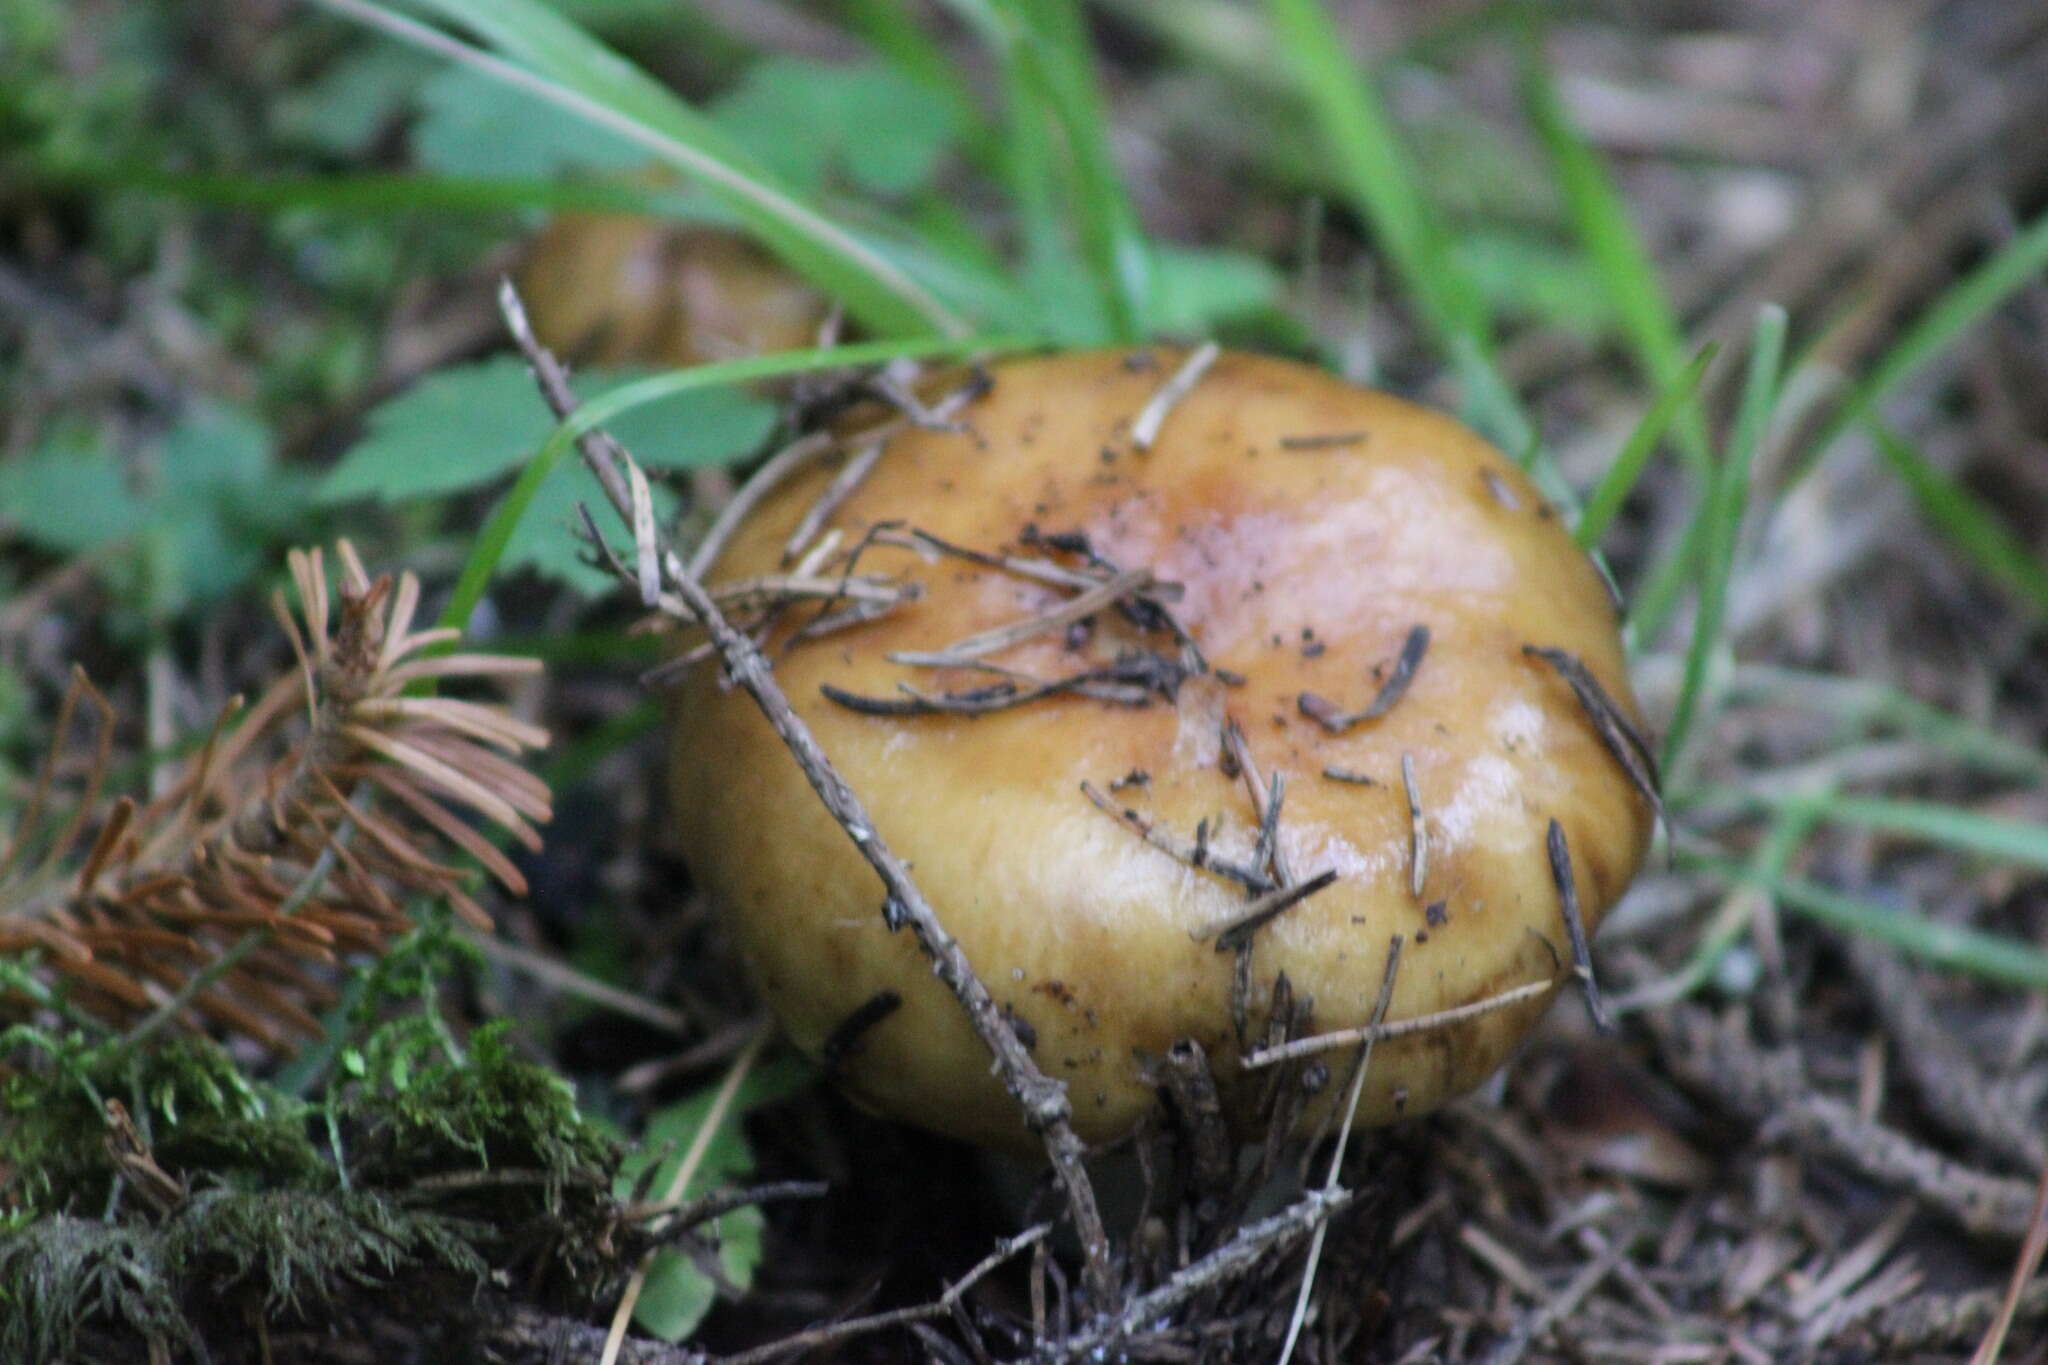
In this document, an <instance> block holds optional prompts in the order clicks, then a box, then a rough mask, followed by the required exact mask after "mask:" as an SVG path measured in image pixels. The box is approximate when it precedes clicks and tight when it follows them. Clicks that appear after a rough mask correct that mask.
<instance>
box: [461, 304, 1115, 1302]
mask: <svg viewBox="0 0 2048 1365" xmlns="http://www.w3.org/2000/svg"><path fill="white" fill-rule="evenodd" d="M499 297H500V303H501V305H502V307H503V308H504V311H505V313H506V321H507V323H508V325H509V326H510V327H511V329H512V333H513V335H514V337H515V338H516V339H517V340H518V341H519V344H520V349H521V350H522V351H523V352H524V353H525V355H526V358H527V361H528V363H529V364H530V365H531V366H532V368H533V372H534V378H535V381H536V383H537V384H538V386H539V388H540V391H541V396H542V397H543V398H544V399H545V400H546V401H547V403H548V406H549V407H550V408H552V409H553V410H554V411H555V412H556V414H557V415H559V416H562V417H567V416H568V415H569V414H570V413H571V412H573V411H575V408H576V396H575V394H574V392H573V391H572V390H571V389H570V388H569V384H568V378H567V376H566V375H565V374H564V373H563V372H562V368H561V363H560V362H559V361H557V360H556V359H555V357H554V356H553V355H552V354H551V353H550V352H549V351H548V350H547V349H546V348H545V347H542V346H541V345H540V344H539V343H538V342H537V341H535V340H534V338H533V333H532V329H531V327H530V326H529V325H528V324H527V322H526V319H525V314H524V310H523V308H522V307H521V305H520V304H519V300H518V297H517V295H516V293H515V292H514V291H513V290H512V289H511V287H510V285H509V284H508V285H507V286H506V287H505V288H504V289H503V290H501V292H500V296H499ZM578 449H579V451H580V452H581V453H582V455H583V457H584V460H585V462H586V463H587V464H589V465H590V466H591V468H592V470H593V472H596V471H598V470H600V469H602V468H603V467H604V466H605V464H606V463H607V461H608V460H609V459H610V458H612V452H617V457H618V458H629V457H626V456H625V453H624V451H623V450H622V449H620V448H619V447H618V445H617V443H616V442H615V441H614V442H609V444H608V445H606V444H601V443H599V442H595V441H592V440H590V439H588V438H585V439H583V440H581V441H579V442H578ZM600 480H601V481H602V475H601V474H600ZM605 488H606V492H607V494H613V486H612V484H611V483H606V484H605ZM613 506H614V508H615V510H617V511H618V512H619V513H620V515H621V516H626V515H629V514H630V512H631V503H630V500H628V502H626V503H625V504H623V505H622V504H620V503H619V502H618V501H617V500H616V497H614V502H613ZM661 564H662V570H663V575H664V577H665V579H666V580H667V583H668V586H669V587H670V588H671V589H672V590H674V591H675V592H676V593H677V594H678V595H679V596H680V597H681V598H682V599H683V602H684V605H685V606H687V607H688V608H689V610H690V612H691V614H692V616H693V617H694V618H695V619H696V621H697V623H698V624H700V625H701V626H702V627H703V628H704V630H705V632H706V633H707V634H709V635H710V637H711V639H712V641H713V643H714V644H716V645H717V647H718V652H719V655H720V657H721V658H722V659H723V660H724V663H725V667H726V672H727V673H728V674H729V675H730V676H731V678H732V679H733V681H734V682H735V683H737V684H738V685H739V686H740V687H742V688H744V689H745V690H746V692H747V694H748V695H749V696H751V697H752V698H753V699H754V701H755V702H756V704H758V705H759V706H760V708H761V712H762V714H763V715H764V716H765V717H766V718H767V719H768V722H769V724H770V725H771V726H772V727H773V728H774V729H775V732H776V733H777V734H778V735H779V736H781V738H782V741H783V743H784V744H785V745H786V746H787V747H788V749H789V751H790V753H791V755H792V756H793V757H794V758H795V759H796V761H797V763H798V765H799V766H800V767H801V768H802V769H803V771H804V776H805V777H806V779H808V780H809V782H810V784H811V787H812V790H814V791H815V792H816V793H817V795H818V799H819V800H820V801H821V802H823V803H824V805H825V808H826V810H828V811H829V812H830V813H831V814H832V816H833V818H834V819H835V820H837V821H838V823H839V824H840V826H841V827H842V828H843V829H844V830H845V831H846V833H847V836H848V837H849V838H850V839H852V840H853V843H854V846H855V847H856V848H857V849H859V851H860V853H861V856H862V857H863V858H864V859H865V860H866V862H867V863H868V865H869V867H871V868H872V869H874V872H875V874H876V876H877V877H879V878H880V879H881V881H882V885H883V887H884V888H885V890H886V891H887V894H888V899H887V902H886V903H887V904H889V905H891V906H894V907H895V908H896V914H897V916H898V917H899V918H900V919H901V921H902V923H904V924H905V925H906V926H907V927H909V929H910V930H911V932H912V934H913V935H914V936H915V938H916V939H917V943H918V946H919V947H920V948H921V949H922V950H923V951H924V953H925V954H926V956H928V957H929V958H931V960H932V964H933V970H934V971H935V972H936V973H937V974H938V976H939V978H940V979H941V980H942V981H944V982H945V984H946V986H947V988H948V989H950V990H951V991H952V992H953V994H954V996H955V997H956V998H957V999H958V1000H959V1001H960V1004H961V1007H962V1008H963V1009H964V1010H966V1012H967V1016H968V1019H969V1021H970V1022H971V1023H972V1024H973V1026H974V1030H975V1032H976V1033H977V1034H978V1035H980V1037H981V1040H982V1042H983V1044H984V1045H985V1046H986V1047H987V1048H988V1049H989V1052H990V1054H991V1056H992V1057H993V1059H994V1061H995V1065H996V1069H997V1071H998V1072H999V1074H1000V1075H1001V1077H1002V1080H1003V1084H1004V1088H1005V1089H1007V1090H1008V1091H1009V1092H1010V1094H1011V1096H1012V1097H1013V1098H1014V1099H1016V1101H1017V1103H1018V1105H1019V1106H1020V1107H1021V1108H1022V1110H1023V1116H1024V1120H1025V1122H1026V1124H1027V1125H1028V1126H1029V1127H1030V1128H1031V1129H1032V1130H1033V1131H1034V1132H1036V1133H1038V1134H1039V1135H1040V1136H1041V1137H1042V1138H1043V1140H1044V1142H1045V1145H1046V1153H1047V1156H1048V1157H1049V1158H1050V1159H1051V1161H1052V1165H1053V1169H1054V1171H1055V1172H1056V1173H1057V1174H1058V1176H1059V1178H1060V1181H1061V1184H1062V1185H1063V1186H1064V1188H1065V1190H1066V1193H1067V1204H1068V1210H1069V1212H1070V1213H1071V1214H1072V1215H1073V1218H1074V1224H1075V1228H1076V1230H1077V1231H1078V1232H1079V1234H1080V1237H1081V1244H1082V1247H1083V1249H1084V1251H1085V1252H1086V1270H1087V1277H1088V1283H1089V1289H1090V1291H1091V1292H1092V1294H1093V1296H1094V1300H1095V1303H1096V1305H1097V1306H1098V1308H1099V1309H1101V1310H1110V1309H1112V1308H1113V1307H1114V1306H1115V1305H1117V1304H1118V1303H1119V1301H1120V1299H1121V1294H1120V1293H1119V1286H1118V1282H1117V1279H1116V1273H1115V1270H1114V1268H1113V1267H1112V1265H1111V1263H1110V1257H1109V1235H1108V1232H1107V1230H1106V1229H1105V1227H1104V1226H1103V1222H1102V1214H1101V1211H1100V1208H1099V1207H1098V1205H1097V1204H1096V1200H1095V1190H1094V1187H1093V1185H1091V1184H1090V1182H1089V1179H1088V1173H1087V1170H1086V1168H1085V1166H1084V1165H1083V1156H1084V1154H1085V1148H1084V1146H1083V1144H1082V1142H1081V1138H1080V1136H1079V1135H1078V1134H1077V1133H1075V1131H1074V1128H1073V1123H1072V1113H1073V1110H1072V1106H1071V1103H1070V1101H1069V1100H1068V1098H1067V1092H1066V1087H1065V1085H1063V1084H1061V1083H1060V1082H1058V1081H1055V1080H1053V1079H1052V1078H1051V1077H1049V1076H1047V1075H1046V1074H1045V1073H1044V1072H1043V1071H1041V1070H1039V1068H1038V1064H1037V1063H1036V1062H1035V1061H1033V1060H1032V1058H1031V1054H1030V1052H1029V1051H1028V1050H1027V1049H1026V1048H1025V1047H1024V1045H1023V1043H1022V1042H1021V1041H1020V1040H1019V1039H1018V1037H1017V1035H1016V1033H1015V1031H1013V1030H1012V1029H1011V1028H1010V1027H1009V1025H1008V1024H1007V1023H1006V1022H1005V1021H1004V1019H1003V1017H1002V1014H1001V1011H1000V1010H999V1009H998V1008H997V1007H996V1004H995V1001H994V999H993V997H991V996H990V994H989V992H988V988H987V987H986V986H985V985H983V984H982V982H981V979H980V978H979V977H978V976H976V975H975V973H974V968H973V966H972V965H971V964H970V963H969V962H968V960H967V955H966V953H965V952H964V951H963V950H962V949H961V947H960V945H959V943H958V941H957V940H955V939H954V938H953V936H952V935H951V934H950V933H948V932H947V930H946V928H945V926H944V924H943V923H941V921H940V920H939V917H938V914H937V912H936V911H934V910H933V909H932V907H931V903H930V902H929V901H927V900H926V899H925V897H924V893H923V892H922V891H920V890H919V889H918V887H917V884H916V883H915V882H914V881H913V880H912V879H911V877H910V874H909V870H908V869H907V868H906V867H905V866H904V864H903V861H902V859H900V858H898V857H897V856H896V854H895V853H894V852H893V851H892V850H891V849H890V848H889V847H888V844H887V843H886V841H884V840H883V839H882V837H881V835H880V834H879V833H878V832H877V831H876V829H875V826H874V822H873V820H872V819H870V817H869V816H868V813H867V808H866V807H865V806H864V805H863V804H862V802H861V800H860V798H859V796H857V795H856V794H855V793H854V791H853V789H852V787H850V786H849V785H847V782H846V779H845V778H844V777H842V776H840V774H839V771H838V769H837V768H835V767H834V766H833V765H832V762H831V760H830V759H828V758H827V757H826V756H825V752H824V750H823V749H822V748H820V747H819V745H818V741H817V739H816V737H814V736H813V735H812V734H811V731H810V728H809V727H808V726H806V725H805V724H804V723H803V721H802V719H801V718H800V717H798V715H797V714H796V712H795V711H794V710H793V709H792V708H791V706H790V704H789V698H788V697H786V696H785V695H784V694H783V692H782V687H781V685H780V684H779V683H778V682H776V680H775V676H774V674H773V672H772V671H771V670H770V668H769V666H768V661H767V659H766V658H765V657H764V656H763V655H762V653H761V651H760V649H759V647H757V646H756V645H755V644H754V642H753V641H752V640H750V639H748V638H747V637H746V636H745V635H743V634H741V633H740V632H739V631H737V630H735V629H734V628H733V626H732V624H731V623H730V622H729V621H727V620H726V619H725V614H724V613H723V612H721V611H720V610H719V608H718V604H717V603H716V602H714V601H713V600H712V599H711V597H710V595H709V594H707V593H706V592H705V590H704V588H703V586H702V584H700V583H699V582H698V581H697V578H696V576H695V575H694V574H692V573H691V572H690V571H689V570H688V569H687V568H685V567H684V565H683V563H682V561H681V558H680V557H679V556H677V555H676V554H675V553H674V552H673V551H672V550H671V551H664V553H663V554H662V556H661Z"/></svg>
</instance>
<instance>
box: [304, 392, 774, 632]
mask: <svg viewBox="0 0 2048 1365" xmlns="http://www.w3.org/2000/svg"><path fill="white" fill-rule="evenodd" d="M639 378H640V376H636V375H633V374H631V373H628V372H624V371H594V372H592V373H590V374H586V375H584V376H581V379H582V381H583V384H584V386H585V387H586V388H588V389H590V390H592V391H595V392H603V391H607V390H609V389H612V388H616V387H618V386H619V385H621V384H624V383H628V382H636V381H637V380H638V379H639ZM774 421H775V409H774V406H773V405H772V404H771V403H769V402H768V401H767V400H765V399H761V398H756V397H754V396H753V395H751V394H748V393H746V392H744V391H743V390H740V389H737V388H730V387H728V388H722V389H700V390H696V391H689V392H681V393H673V394H669V395H667V396H665V397H663V398H662V399H660V400H659V401H656V402H652V403H649V404H647V405H646V406H644V407H639V408H636V409H633V410H632V411H629V412H626V413H623V414H621V415H620V416H619V418H618V420H617V421H616V422H614V423H613V426H612V432H613V435H615V436H617V437H618V438H619V439H620V440H621V441H622V442H624V443H625V445H626V448H627V449H628V450H631V451H632V452H633V454H634V456H635V458H637V459H639V460H640V461H641V462H642V463H643V464H644V465H646V466H647V467H648V468H649V469H655V470H662V469H688V468H692V467H697V466H702V465H708V464H717V463H719V462H721V461H725V460H729V459H732V458H733V457H735V456H737V455H740V454H742V453H744V452H745V451H747V450H750V449H752V448H753V447H754V446H755V445H757V444H759V442H760V441H761V440H762V439H763V438H764V437H765V436H766V435H767V434H768V431H769V429H770V428H771V427H772V426H773V425H774ZM554 425H555V423H554V418H553V415H552V414H550V413H549V411H548V409H547V406H546V405H545V404H544V403H542V402H541V400H540V396H539V394H538V393H537V392H536V391H535V389H534V387H533V379H532V377H531V376H530V375H529V374H528V373H527V371H526V365H525V362H524V361H522V360H520V359H518V358H517V357H515V356H499V357H497V358H495V359H492V360H486V361H483V362H481V363H478V364H474V365H464V366H457V367H454V368H451V369H447V370H442V371H441V372H440V373H438V374H435V375H432V376H429V377H428V378H427V379H425V380H422V381H421V382H420V383H419V384H417V385H415V386H414V387H413V388H412V389H411V390H410V391H408V392H407V393H404V394H401V395H400V396H399V397H397V398H394V399H392V400H390V401H389V402H387V403H385V404H383V405H382V406H380V407H378V408H377V409H376V410H375V411H374V412H372V413H371V414H370V418H369V434H368V435H367V436H366V437H365V438H364V439H363V440H362V441H361V442H359V443H358V444H357V445H356V446H355V447H354V448H353V449H351V450H350V451H349V452H348V453H347V454H346V455H345V456H343V457H342V461H341V463H340V464H339V465H337V466H336V467H335V468H334V470H333V471H332V472H331V473H329V475H328V476H327V479H326V481H325V482H324V483H323V484H322V485H321V489H320V495H321V497H322V499H323V500H324V501H328V502H341V501H347V500H350V499H353V498H358V497H369V496H374V497H377V498H379V499H381V500H382V501H384V502H401V501H405V500H407V499H411V498H422V497H429V496H434V495H438V494H443V493H450V492H454V491H456V490H458V489H463V488H470V487H474V486H476V485H478V484H484V483H489V482H491V481H492V480H494V479H497V478H499V477H501V476H503V475H505V474H507V473H509V472H510V471H511V470H513V469H515V468H517V467H518V466H519V465H520V464H522V463H523V462H524V461H526V460H527V459H528V457H530V456H531V455H532V454H533V453H534V452H535V451H536V450H538V449H539V448H540V446H541V443H542V442H543V441H545V440H546V439H547V436H548V433H549V432H550V431H551V430H552V429H553V428H554ZM656 495H657V499H658V508H659V510H660V511H661V512H663V513H664V514H666V513H667V512H668V511H670V510H671V509H672V508H673V506H674V499H673V498H672V497H671V496H670V495H669V494H668V492H667V490H666V489H662V488H657V490H656ZM579 501H580V502H586V503H594V504H597V506H595V507H594V510H595V511H597V512H598V513H600V514H601V515H600V520H599V522H598V524H599V525H600V526H605V527H608V528H609V527H610V526H611V522H612V518H611V513H610V511H609V509H607V508H605V507H603V506H602V495H601V493H600V492H599V490H598V488H597V486H596V485H595V483H593V482H591V481H590V479H589V476H588V474H586V473H585V472H584V470H583V469H582V468H581V467H580V466H575V465H571V464H568V463H566V462H565V463H564V464H563V465H562V466H561V467H559V468H555V469H552V470H551V471H550V472H549V474H548V475H547V477H546V478H545V479H544V480H543V481H542V482H541V483H540V485H539V486H538V488H537V490H536V491H535V493H534V500H533V504H532V506H531V507H530V508H529V510H528V512H527V515H526V516H525V517H523V518H522V519H521V520H520V522H519V524H518V525H517V526H516V527H515V528H514V529H513V531H512V533H511V535H510V537H509V538H508V539H507V540H506V541H505V546H504V558H503V560H502V561H501V562H502V565H503V567H505V568H519V567H526V568H532V569H535V570H537V571H539V572H541V573H543V574H546V575H548V576H550V577H553V578H557V579H561V580H562V581H564V582H567V583H569V584H570V585H571V586H573V587H576V588H579V589H581V590H582V591H585V592H591V593H595V592H602V591H603V590H604V589H605V588H606V587H607V586H608V585H609V583H610V581H611V579H610V575H609V574H607V573H604V572H602V571H600V570H598V569H596V568H593V567H591V566H590V565H588V564H586V563H584V562H583V548H584V547H583V544H582V542H581V541H580V540H579V539H578V538H577V537H576V535H575V527H577V526H578V525H579V524H580V518H579V517H578V515H577V512H576V504H577V503H578V502H579Z"/></svg>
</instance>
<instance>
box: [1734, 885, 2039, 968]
mask: <svg viewBox="0 0 2048 1365" xmlns="http://www.w3.org/2000/svg"><path fill="white" fill-rule="evenodd" d="M1764 886H1765V888H1766V889H1767V890H1769V891H1770V893H1771V894H1772V895H1774V896H1776V897H1777V898H1778V901H1779V903H1780V904H1781V905H1784V906H1786V907H1787V908H1788V909H1792V910H1796V911H1798V912H1799V913H1800V914H1802V915H1805V916H1806V917H1807V918H1808V919H1815V920H1819V921H1820V922H1821V923H1823V924H1826V925H1830V926H1832V927H1833V928H1836V929H1840V930H1843V931H1844V932H1847V933H1851V934H1860V935H1861V936H1863V937H1864V938H1871V939H1876V940H1877V941H1878V942H1880V943H1888V944H1890V945H1891V946H1892V947H1894V948H1897V949H1899V950H1900V951H1901V952H1906V953H1910V954H1912V955H1913V956H1914V957H1918V958H1923V959H1925V960H1926V961H1928V962H1932V963H1935V964H1936V965H1938V966H1942V967H1952V968H1954V969H1956V970H1957V971H1963V972H1969V973H1970V974H1972V975H1973V976H1981V977H1984V978H1986V979H1987V980H1991V981H1998V982H2002V983H2004V984H2006V985H2009V986H2022V987H2026V988H2028V989H2030V990H2048V952H2044V951H2043V950H2041V949H2040V948H2037V947H2034V946H2033V945H2032V944H2028V943H2023V942H2021V941H2019V940H2018V939H2011V938H2004V937H2001V936H2000V935H1997V934H1987V933H1985V932H1984V931H1983V930H1981V929H1970V928H1966V927H1964V926H1962V925H1957V924H1944V923H1942V922H1941V921H1939V920H1932V919H1929V918H1927V917H1926V916H1925V915H1919V914H1913V913H1911V912H1908V911H1902V910H1895V909H1893V908H1891V907H1890V906H1887V905H1883V904H1880V903H1878V902H1876V901H1872V900H1865V899H1864V898H1862V897H1860V896H1852V895H1849V894H1847V893H1845V892H1841V891H1836V890H1834V889H1833V888H1831V887H1825V886H1819V885H1816V884H1815V883H1813V882H1808V881H1798V880H1793V879H1789V878H1787V879H1779V880H1776V881H1770V882H1766V883H1764Z"/></svg>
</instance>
